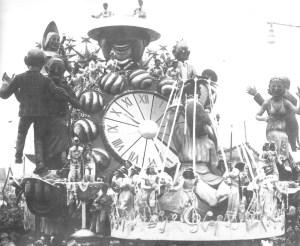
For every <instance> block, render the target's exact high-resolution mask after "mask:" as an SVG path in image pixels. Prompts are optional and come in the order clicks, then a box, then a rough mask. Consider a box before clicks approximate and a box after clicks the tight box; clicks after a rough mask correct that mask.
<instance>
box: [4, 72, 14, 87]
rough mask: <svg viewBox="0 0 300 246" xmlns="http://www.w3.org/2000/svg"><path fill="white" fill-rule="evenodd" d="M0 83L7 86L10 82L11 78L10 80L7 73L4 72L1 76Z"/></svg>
mask: <svg viewBox="0 0 300 246" xmlns="http://www.w3.org/2000/svg"><path fill="white" fill-rule="evenodd" d="M2 81H3V84H7V85H8V84H9V83H10V82H11V81H12V78H10V77H9V76H8V75H7V73H6V72H5V73H4V74H3V75H2Z"/></svg>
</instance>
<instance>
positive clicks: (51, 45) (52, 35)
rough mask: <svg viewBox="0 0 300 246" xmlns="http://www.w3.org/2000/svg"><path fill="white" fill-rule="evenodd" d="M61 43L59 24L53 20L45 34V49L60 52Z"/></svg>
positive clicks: (43, 42) (43, 46) (43, 45)
mask: <svg viewBox="0 0 300 246" xmlns="http://www.w3.org/2000/svg"><path fill="white" fill-rule="evenodd" d="M59 45H60V37H59V32H58V29H57V26H56V24H55V22H54V21H51V22H50V23H49V24H48V26H47V28H46V30H45V32H44V35H43V40H42V48H43V50H45V51H50V52H58V49H59Z"/></svg>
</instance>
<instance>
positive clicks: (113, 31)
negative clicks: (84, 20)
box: [88, 17, 160, 62]
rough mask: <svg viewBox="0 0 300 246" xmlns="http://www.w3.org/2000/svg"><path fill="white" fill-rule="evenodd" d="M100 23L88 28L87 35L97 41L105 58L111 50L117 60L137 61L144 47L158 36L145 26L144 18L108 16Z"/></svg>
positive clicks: (107, 57)
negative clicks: (93, 27) (97, 25)
mask: <svg viewBox="0 0 300 246" xmlns="http://www.w3.org/2000/svg"><path fill="white" fill-rule="evenodd" d="M102 23H103V24H102V26H100V27H97V28H95V29H92V30H90V31H89V32H88V35H89V37H91V38H92V39H95V40H97V41H98V43H99V45H100V47H101V48H102V52H103V55H104V57H105V59H106V60H108V59H109V58H110V53H111V51H113V52H114V53H115V56H116V59H117V60H119V61H123V60H126V59H132V60H133V61H135V62H139V61H140V60H141V58H142V56H143V53H144V50H145V47H146V46H147V45H148V44H149V43H150V42H152V41H154V40H157V39H158V38H159V37H160V34H159V33H158V32H156V31H154V30H153V29H150V28H147V27H146V25H145V20H140V19H136V18H132V17H126V18H125V17H124V18H120V17H110V18H107V19H103V20H102Z"/></svg>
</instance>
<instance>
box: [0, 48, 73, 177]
mask: <svg viewBox="0 0 300 246" xmlns="http://www.w3.org/2000/svg"><path fill="white" fill-rule="evenodd" d="M24 61H25V64H26V65H27V67H28V71H26V72H25V73H22V74H19V75H16V76H15V77H14V79H13V80H12V81H11V82H8V81H5V82H4V83H3V84H2V87H1V89H0V97H1V98H4V99H6V98H8V97H10V96H11V95H12V94H13V93H15V94H16V97H17V99H18V100H19V102H20V110H19V116H20V121H19V126H18V136H17V144H16V154H15V158H16V159H15V161H16V163H22V157H23V149H24V145H25V139H26V136H27V132H28V129H29V127H30V125H31V124H32V123H33V124H34V146H35V158H36V169H35V170H34V173H36V174H41V173H43V172H44V171H46V169H47V168H46V167H45V164H44V155H43V139H42V138H43V136H44V133H45V130H46V126H47V123H48V119H49V107H48V104H47V100H46V98H47V97H48V96H49V97H58V98H62V99H66V98H68V95H67V93H66V91H65V90H64V89H61V88H58V87H56V86H55V84H54V83H53V82H52V81H51V80H50V79H49V78H47V77H45V76H43V75H42V74H41V73H40V71H41V69H42V67H43V66H44V64H45V55H44V53H43V51H41V50H39V49H32V50H30V51H29V52H28V54H27V55H26V56H25V58H24Z"/></svg>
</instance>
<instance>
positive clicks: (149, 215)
mask: <svg viewBox="0 0 300 246" xmlns="http://www.w3.org/2000/svg"><path fill="white" fill-rule="evenodd" d="M134 13H135V15H134V16H126V17H122V16H117V15H114V14H113V13H112V12H110V11H108V10H107V6H104V12H103V13H102V14H101V15H99V16H93V17H94V18H101V21H97V20H95V26H94V27H92V28H91V29H90V30H89V31H88V36H89V38H86V39H85V40H83V42H89V40H90V39H93V40H95V41H97V42H98V44H99V48H98V49H96V50H95V51H93V52H91V51H89V50H88V49H86V50H85V52H84V53H80V52H78V51H77V50H76V46H75V45H74V44H73V42H74V40H72V39H69V38H66V37H63V38H62V40H60V38H61V37H60V36H59V32H58V28H57V26H56V24H55V22H51V23H50V24H49V25H48V26H47V28H46V30H45V33H44V36H43V41H42V44H41V49H42V50H43V51H44V53H45V54H46V57H47V61H46V64H45V66H44V68H43V71H42V72H43V73H44V74H47V75H48V76H49V77H50V78H51V79H52V80H53V81H54V82H55V83H56V84H57V86H61V87H63V88H65V90H69V92H68V93H69V94H70V95H72V96H73V97H75V99H76V100H77V101H78V102H79V105H76V103H71V105H72V107H71V108H70V107H69V106H68V104H67V102H66V101H56V100H53V102H52V106H53V105H54V106H53V108H56V109H57V108H59V110H58V111H57V112H54V113H53V114H52V117H51V122H49V125H48V127H47V132H46V133H45V134H46V135H45V136H46V137H45V139H44V140H43V141H44V143H43V144H44V163H45V170H42V171H43V172H42V171H41V169H39V172H37V173H38V174H39V175H36V174H33V175H31V176H26V177H24V178H23V179H22V180H20V181H19V182H17V181H16V180H14V179H13V178H11V180H12V181H13V182H12V183H13V185H14V186H15V187H17V189H16V190H17V191H18V195H19V196H22V195H21V193H22V192H24V197H25V201H26V215H25V221H26V225H27V227H28V228H30V227H32V226H33V224H34V226H33V227H34V230H39V231H40V232H42V233H45V234H49V235H50V234H55V233H62V232H63V233H64V236H65V239H67V240H68V241H69V243H70V245H71V244H72V245H100V243H102V241H103V240H108V239H109V240H119V241H120V242H121V243H124V244H125V243H127V242H131V243H133V244H145V243H147V244H154V243H155V242H157V241H160V242H162V241H164V242H165V243H172V244H174V243H175V244H176V243H184V242H187V243H188V244H189V243H191V242H196V243H204V242H205V243H206V244H208V245H217V244H218V243H220V242H222V243H223V244H224V245H236V243H238V245H259V243H260V241H261V240H263V239H270V238H276V237H280V236H283V235H284V234H285V233H286V228H287V227H286V218H289V219H292V220H293V219H294V217H295V218H296V214H297V213H298V212H296V209H295V208H297V207H298V204H297V197H298V195H297V194H298V193H297V192H298V190H299V186H298V183H297V182H296V181H297V172H298V163H297V162H296V160H293V158H292V156H293V154H292V153H291V150H290V147H289V146H290V145H291V146H292V150H293V151H295V150H296V145H297V143H296V140H297V139H296V138H295V137H292V136H293V134H294V132H292V133H290V130H291V128H293V127H294V126H295V125H297V121H296V118H295V113H298V112H299V110H298V109H297V108H296V107H295V106H294V105H293V102H292V100H291V99H290V97H288V96H286V95H290V93H289V92H288V86H284V85H282V84H284V83H286V82H287V81H288V79H287V78H281V77H280V78H273V79H272V80H271V81H270V86H269V92H270V95H271V96H272V98H271V99H269V100H266V101H264V99H262V98H260V99H261V100H260V99H257V98H258V93H257V92H256V91H255V88H249V89H248V92H249V94H251V95H253V96H255V100H256V101H257V102H258V103H259V104H260V105H262V109H261V110H260V112H259V113H258V115H257V119H258V120H266V119H265V118H264V116H263V113H264V112H265V111H267V112H268V115H269V117H268V119H267V120H268V127H267V143H266V144H265V145H264V147H263V149H262V153H261V154H259V155H256V154H255V153H254V152H253V150H252V149H251V148H250V146H249V144H248V143H243V144H241V145H239V146H236V147H235V148H234V149H233V148H232V149H230V150H225V149H224V148H223V147H222V146H220V143H219V142H218V135H219V134H220V132H219V128H218V115H217V114H216V113H215V111H214V104H215V102H216V98H217V87H218V76H217V74H216V73H215V72H214V71H213V70H211V69H206V70H204V71H203V72H201V73H200V74H198V73H197V72H196V70H195V69H194V68H193V66H192V65H191V64H190V63H189V62H188V59H189V53H190V50H189V47H188V46H187V44H186V43H185V42H184V41H183V40H179V41H177V42H176V43H175V45H174V46H173V48H172V51H171V52H170V51H169V50H168V49H167V48H166V47H165V46H160V48H158V49H157V50H150V49H148V50H145V49H146V47H147V46H148V45H149V44H150V43H151V42H153V41H156V40H158V39H159V38H160V33H159V32H158V31H156V30H155V29H154V28H153V27H152V26H151V23H148V22H147V19H146V14H145V12H144V11H143V10H142V2H140V8H138V9H137V10H135V12H134ZM100 51H101V52H102V57H103V59H102V58H99V57H100V56H98V52H100ZM74 54H75V55H76V57H77V58H76V59H74ZM65 71H67V73H65ZM66 74H67V75H66ZM3 79H4V80H6V81H8V83H10V78H9V77H8V76H7V75H5V76H4V77H3ZM288 82H289V81H288ZM70 90H71V91H70ZM285 114H289V120H286V122H285ZM293 124H294V125H293ZM285 129H286V130H285ZM228 151H230V153H232V151H235V152H236V153H237V158H235V159H234V160H233V159H232V158H231V157H230V158H229V155H228ZM37 167H38V163H37ZM47 170H48V171H47ZM294 210H295V211H294ZM78 211H79V212H78ZM289 216H290V217H289ZM30 220H32V221H33V222H32V223H31V224H30ZM206 244H205V245H206Z"/></svg>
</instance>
